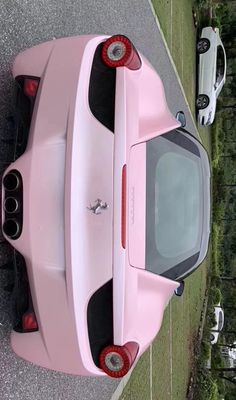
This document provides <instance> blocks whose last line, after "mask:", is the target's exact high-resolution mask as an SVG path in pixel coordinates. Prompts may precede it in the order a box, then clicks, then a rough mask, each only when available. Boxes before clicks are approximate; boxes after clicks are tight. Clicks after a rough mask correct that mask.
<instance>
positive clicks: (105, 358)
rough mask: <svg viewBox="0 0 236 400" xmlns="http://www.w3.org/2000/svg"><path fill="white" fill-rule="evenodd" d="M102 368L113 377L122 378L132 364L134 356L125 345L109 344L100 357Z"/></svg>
mask: <svg viewBox="0 0 236 400" xmlns="http://www.w3.org/2000/svg"><path fill="white" fill-rule="evenodd" d="M99 364H100V368H102V370H103V371H104V372H106V374H107V375H109V376H111V377H112V378H122V376H124V375H126V374H127V372H128V371H129V369H130V367H131V365H132V356H131V354H130V352H129V350H128V349H127V348H126V347H125V346H107V347H105V349H103V350H102V352H101V354H100V357H99Z"/></svg>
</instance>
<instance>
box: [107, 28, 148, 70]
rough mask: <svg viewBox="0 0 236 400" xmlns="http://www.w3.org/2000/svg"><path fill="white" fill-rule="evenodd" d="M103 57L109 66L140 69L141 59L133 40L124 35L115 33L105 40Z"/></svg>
mask: <svg viewBox="0 0 236 400" xmlns="http://www.w3.org/2000/svg"><path fill="white" fill-rule="evenodd" d="M102 59H103V62H104V63H105V64H106V65H108V67H112V68H117V67H127V68H129V69H139V68H140V66H141V61H140V58H139V55H138V53H137V51H136V49H135V48H134V46H133V44H132V42H131V41H130V40H129V39H128V38H127V37H126V36H123V35H115V36H112V37H110V38H109V39H107V40H106V41H105V42H104V45H103V48H102Z"/></svg>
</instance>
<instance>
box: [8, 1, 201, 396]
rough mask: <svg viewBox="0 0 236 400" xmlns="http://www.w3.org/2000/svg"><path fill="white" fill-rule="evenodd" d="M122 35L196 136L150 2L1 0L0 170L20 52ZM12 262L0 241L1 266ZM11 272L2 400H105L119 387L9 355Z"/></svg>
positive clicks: (171, 105)
mask: <svg viewBox="0 0 236 400" xmlns="http://www.w3.org/2000/svg"><path fill="white" fill-rule="evenodd" d="M90 33H93V34H95V33H97V34H104V33H105V34H115V33H123V34H125V35H127V36H128V37H130V38H131V40H132V41H133V43H134V44H135V45H136V47H137V48H138V49H139V50H140V51H141V52H142V53H143V54H144V55H145V56H146V57H147V58H148V59H149V61H150V62H151V63H152V65H153V66H154V67H155V68H156V70H157V71H158V73H159V75H160V76H161V78H162V80H163V83H164V86H165V91H166V96H167V102H168V105H169V107H170V110H171V111H172V112H173V114H175V113H176V112H177V111H179V110H183V111H184V112H185V113H186V116H187V128H188V129H189V130H190V131H191V132H192V133H195V128H194V125H193V123H192V120H191V118H190V116H189V112H188V108H187V106H186V103H185V100H184V97H183V94H182V92H181V89H180V86H179V83H178V81H177V79H176V75H175V73H174V70H173V67H172V65H171V62H170V60H169V58H168V55H167V52H166V49H165V46H164V44H163V41H162V37H161V35H160V32H159V30H158V27H157V25H156V22H155V18H154V16H153V13H152V10H151V7H150V5H149V2H148V0H103V1H99V0H0V169H1V170H3V169H4V167H5V166H6V165H7V164H8V163H10V161H11V158H12V137H11V130H10V129H9V124H8V123H7V121H6V117H7V116H8V115H9V114H11V111H12V109H13V104H14V101H13V80H12V78H11V65H12V62H13V60H14V57H15V55H16V54H17V53H19V52H20V51H21V50H23V49H25V48H28V47H31V46H33V45H35V44H38V43H41V42H43V41H46V40H50V39H53V38H59V37H63V36H71V35H81V34H90ZM9 259H10V252H9V247H8V245H7V244H6V242H4V241H3V239H2V237H1V236H0V265H3V264H5V263H7V262H8V261H9ZM11 279H12V277H11V272H10V271H8V270H1V268H0V399H1V400H5V399H13V400H16V399H20V400H54V399H55V400H109V399H110V398H111V396H112V393H113V392H114V390H115V389H116V387H117V385H118V383H119V382H118V381H117V380H112V379H109V378H87V377H86V378H85V377H74V376H69V375H65V374H62V373H57V372H52V371H48V370H46V369H42V368H39V367H36V366H34V365H31V364H29V363H27V362H25V361H23V360H21V359H19V358H18V357H16V356H15V355H14V354H13V352H12V351H11V349H10V345H9V334H10V296H9V294H8V293H7V292H6V291H4V290H3V287H4V286H6V285H8V284H9V282H10V283H11Z"/></svg>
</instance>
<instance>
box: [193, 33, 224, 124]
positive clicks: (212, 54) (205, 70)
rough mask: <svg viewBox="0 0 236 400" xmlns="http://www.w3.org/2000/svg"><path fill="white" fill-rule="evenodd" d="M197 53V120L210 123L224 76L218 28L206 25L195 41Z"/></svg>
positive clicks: (222, 54)
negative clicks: (196, 41)
mask: <svg viewBox="0 0 236 400" xmlns="http://www.w3.org/2000/svg"><path fill="white" fill-rule="evenodd" d="M197 52H198V54H199V70H198V95H197V100H196V106H197V109H198V122H199V123H200V124H201V125H210V124H212V122H213V121H214V117H215V111H216V100H217V97H218V96H219V94H220V92H221V89H222V88H223V86H224V83H225V78H226V54H225V49H224V46H223V43H222V41H221V39H220V35H219V29H218V28H212V27H211V26H209V27H206V28H204V29H203V30H202V33H201V37H200V39H199V41H198V43H197Z"/></svg>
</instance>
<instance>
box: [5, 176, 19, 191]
mask: <svg viewBox="0 0 236 400" xmlns="http://www.w3.org/2000/svg"><path fill="white" fill-rule="evenodd" d="M19 185H20V179H19V177H18V175H17V174H16V173H15V172H13V171H12V172H9V173H8V174H7V175H5V176H4V178H3V186H4V188H5V190H8V191H9V192H11V191H13V190H16V189H18V187H19Z"/></svg>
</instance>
